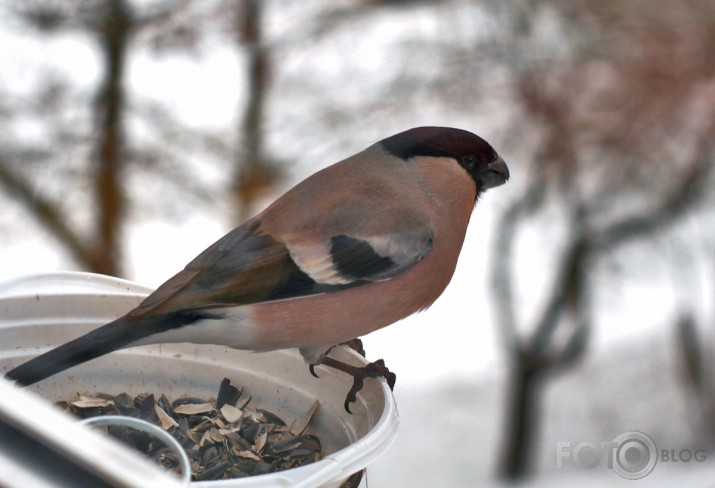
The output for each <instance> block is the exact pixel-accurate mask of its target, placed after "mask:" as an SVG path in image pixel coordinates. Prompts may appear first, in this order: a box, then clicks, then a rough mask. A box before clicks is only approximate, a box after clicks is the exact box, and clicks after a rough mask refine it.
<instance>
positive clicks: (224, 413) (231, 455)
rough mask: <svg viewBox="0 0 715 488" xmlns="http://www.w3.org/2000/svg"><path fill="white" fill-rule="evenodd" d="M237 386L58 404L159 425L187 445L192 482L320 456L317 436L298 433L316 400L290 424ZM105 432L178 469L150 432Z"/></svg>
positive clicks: (168, 451) (83, 412) (279, 467)
mask: <svg viewBox="0 0 715 488" xmlns="http://www.w3.org/2000/svg"><path fill="white" fill-rule="evenodd" d="M243 393H244V392H243V389H242V388H237V387H235V386H233V385H231V383H230V381H229V380H228V379H224V380H223V381H222V382H221V386H220V388H219V391H218V395H217V396H216V401H215V402H213V401H209V400H205V399H200V398H179V399H177V400H174V401H173V402H170V401H169V399H168V398H166V396H164V395H161V397H159V400H158V401H157V400H156V399H155V397H154V395H153V394H140V395H137V396H136V397H133V398H132V396H130V395H128V394H126V393H121V394H119V395H116V396H115V395H107V394H102V393H98V394H95V395H92V396H88V395H83V394H78V399H77V400H74V401H68V402H58V405H59V406H60V407H62V408H64V409H65V410H66V411H68V412H70V413H72V414H74V415H76V416H77V417H80V418H89V417H95V416H98V415H125V416H129V417H136V418H140V419H142V420H146V421H148V422H151V423H153V424H155V425H158V426H161V427H162V428H163V429H164V430H166V431H167V432H168V433H169V434H171V435H172V436H174V438H176V440H177V441H179V443H180V444H181V445H182V446H183V447H184V449H186V453H187V454H188V455H189V459H190V461H191V471H192V479H193V480H194V481H204V480H221V479H232V478H242V477H245V476H252V475H257V474H265V473H272V472H275V471H281V470H284V469H289V468H294V467H297V466H303V465H305V464H310V463H312V462H314V461H318V460H319V459H320V458H321V446H320V439H318V438H317V437H316V436H314V435H306V434H303V432H304V431H305V428H306V427H307V426H308V424H309V423H310V420H311V419H312V417H313V414H314V413H315V411H316V409H317V407H318V401H317V400H316V401H315V403H313V405H312V406H311V408H309V409H308V411H307V412H306V413H305V415H303V416H302V417H299V418H297V419H295V420H293V421H292V422H291V424H290V425H288V424H286V422H285V421H284V420H283V419H281V418H280V417H278V416H277V415H275V414H273V413H271V412H268V411H266V410H263V409H260V408H254V407H253V406H251V405H249V404H250V402H251V397H250V396H249V395H247V394H245V395H244V394H243ZM108 432H109V435H111V436H113V437H116V438H118V439H120V440H121V441H123V442H125V443H127V444H129V445H130V446H133V447H134V448H135V449H137V450H138V451H140V452H143V453H145V454H146V455H147V456H149V457H151V458H153V459H154V460H156V461H157V462H158V463H160V464H161V465H163V466H164V467H165V468H167V469H169V470H177V471H178V459H177V456H176V454H175V453H174V452H173V451H172V450H171V449H169V448H168V447H167V446H165V445H164V444H163V443H161V442H160V441H158V440H157V439H155V438H154V437H153V436H151V435H149V434H147V433H144V432H140V431H137V430H134V429H132V428H129V427H122V426H110V427H108Z"/></svg>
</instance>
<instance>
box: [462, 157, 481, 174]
mask: <svg viewBox="0 0 715 488" xmlns="http://www.w3.org/2000/svg"><path fill="white" fill-rule="evenodd" d="M476 165H477V158H475V157H474V156H472V155H469V156H464V157H462V166H464V167H465V168H466V169H467V170H470V171H471V170H473V169H474V167H475V166H476Z"/></svg>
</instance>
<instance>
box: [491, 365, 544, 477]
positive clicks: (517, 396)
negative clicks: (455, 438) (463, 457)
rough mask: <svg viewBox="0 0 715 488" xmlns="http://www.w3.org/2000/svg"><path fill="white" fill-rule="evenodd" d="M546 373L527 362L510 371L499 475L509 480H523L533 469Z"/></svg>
mask: <svg viewBox="0 0 715 488" xmlns="http://www.w3.org/2000/svg"><path fill="white" fill-rule="evenodd" d="M543 373H544V372H543V371H541V370H540V369H539V368H534V367H532V366H530V365H528V364H525V362H523V361H515V363H514V364H513V366H512V368H511V370H510V372H509V391H508V395H509V398H508V401H507V403H506V405H507V409H508V411H507V413H506V416H505V428H504V432H505V434H504V436H505V437H504V438H503V440H502V442H503V447H502V453H501V456H500V462H501V465H500V467H499V476H500V477H501V478H503V479H505V480H507V481H511V482H516V481H519V480H521V479H523V478H524V477H526V476H527V475H528V474H529V472H530V470H531V469H532V468H533V466H531V465H530V462H531V460H532V459H533V456H532V450H533V446H534V443H535V441H536V438H537V434H538V422H539V407H540V398H539V395H540V392H541V390H540V382H541V376H542V374H543Z"/></svg>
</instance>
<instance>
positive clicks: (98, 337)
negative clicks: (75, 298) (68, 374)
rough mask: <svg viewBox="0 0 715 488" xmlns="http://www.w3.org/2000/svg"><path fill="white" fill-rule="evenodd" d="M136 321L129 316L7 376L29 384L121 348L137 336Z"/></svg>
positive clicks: (20, 367)
mask: <svg viewBox="0 0 715 488" xmlns="http://www.w3.org/2000/svg"><path fill="white" fill-rule="evenodd" d="M136 329H137V324H131V323H130V321H129V320H127V318H126V316H124V317H120V318H118V319H117V320H115V321H113V322H110V323H108V324H106V325H103V326H102V327H100V328H98V329H95V330H93V331H91V332H89V333H87V334H85V335H83V336H81V337H78V338H77V339H74V340H73V341H70V342H68V343H66V344H63V345H61V346H59V347H57V348H55V349H52V350H50V351H48V352H46V353H44V354H42V355H40V356H37V357H36V358H33V359H31V360H29V361H28V362H26V363H23V364H21V365H20V366H18V367H16V368H15V369H13V370H10V371H8V372H7V373H6V374H5V378H6V379H9V380H14V381H16V382H17V383H19V384H21V385H24V386H27V385H31V384H33V383H36V382H38V381H40V380H43V379H45V378H47V377H49V376H52V375H54V374H57V373H59V372H61V371H64V370H66V369H68V368H71V367H72V366H76V365H78V364H81V363H84V362H85V361H89V360H90V359H94V358H97V357H99V356H103V355H105V354H108V353H110V352H112V351H116V350H117V349H122V348H123V347H126V346H128V345H129V344H131V343H132V342H134V341H136V340H137V339H138V337H137V335H136V333H132V332H135V331H136Z"/></svg>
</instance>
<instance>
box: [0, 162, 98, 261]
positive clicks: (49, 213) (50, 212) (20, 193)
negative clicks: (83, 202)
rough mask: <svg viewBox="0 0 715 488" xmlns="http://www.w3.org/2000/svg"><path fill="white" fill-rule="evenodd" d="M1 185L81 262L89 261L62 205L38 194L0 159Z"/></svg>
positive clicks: (84, 248)
mask: <svg viewBox="0 0 715 488" xmlns="http://www.w3.org/2000/svg"><path fill="white" fill-rule="evenodd" d="M0 185H2V186H3V187H5V190H6V191H7V192H8V193H11V194H13V195H15V198H17V199H18V200H19V201H20V202H21V203H22V204H23V205H24V206H25V207H27V208H28V210H29V211H30V215H32V216H33V217H35V218H36V219H37V222H38V223H39V224H40V225H42V226H43V227H45V228H46V229H47V230H48V231H49V232H50V234H52V235H53V236H55V238H56V239H57V240H59V241H60V242H61V243H62V245H63V246H64V247H65V248H67V250H68V251H69V252H70V254H71V255H72V256H73V257H74V258H75V259H76V260H77V261H78V262H79V263H84V264H86V263H87V262H88V253H87V249H86V247H85V245H84V244H83V242H82V239H81V238H80V237H79V236H78V235H77V234H76V233H75V232H74V231H73V230H72V229H71V228H70V227H69V226H68V219H67V218H66V217H65V216H64V215H63V214H62V213H61V211H60V206H59V205H57V204H55V203H54V202H51V201H49V200H46V199H44V198H43V197H42V196H41V195H38V194H36V192H35V191H34V190H33V189H32V187H31V186H30V185H29V184H28V183H27V182H26V181H25V180H23V179H22V178H21V177H20V176H19V175H17V174H14V173H13V171H11V170H10V168H9V165H8V164H7V163H6V162H5V161H0Z"/></svg>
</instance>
